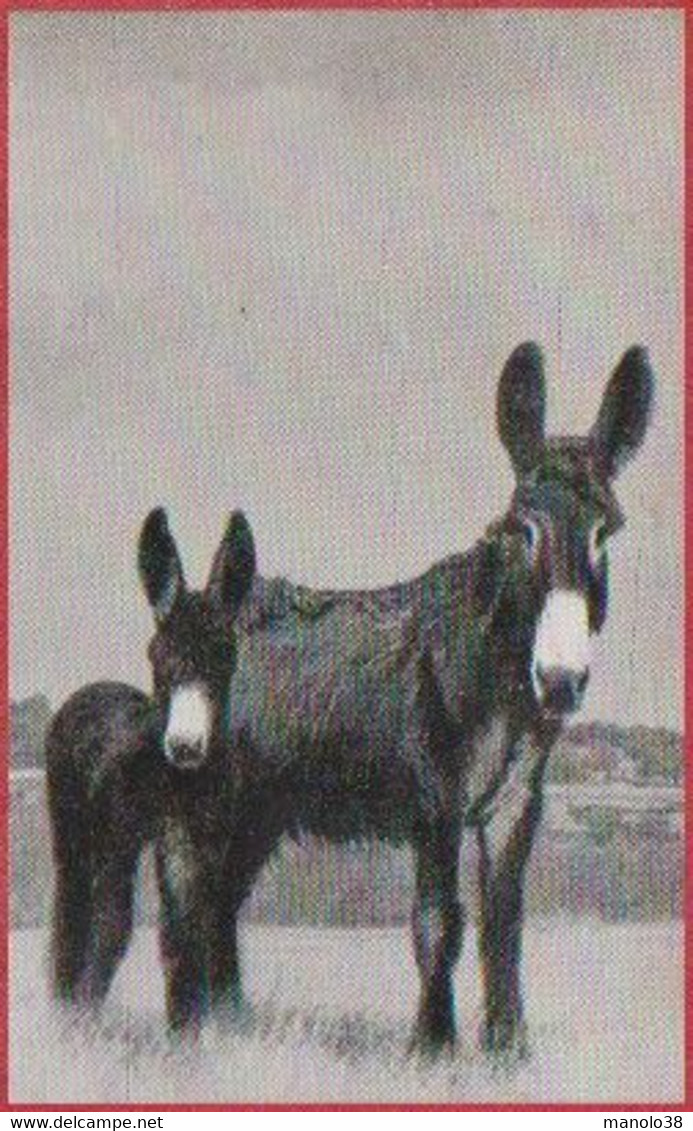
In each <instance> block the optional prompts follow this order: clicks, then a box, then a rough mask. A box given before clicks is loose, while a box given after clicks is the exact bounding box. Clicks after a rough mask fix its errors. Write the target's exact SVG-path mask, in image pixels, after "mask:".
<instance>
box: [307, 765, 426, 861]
mask: <svg viewBox="0 0 693 1131" xmlns="http://www.w3.org/2000/svg"><path fill="white" fill-rule="evenodd" d="M291 810H292V813H293V814H294V819H295V825H296V828H297V829H300V830H302V831H305V832H310V833H313V834H314V835H316V836H321V837H325V838H327V839H328V840H354V839H359V838H362V837H377V838H380V839H383V840H390V841H395V842H397V841H403V840H407V839H408V838H409V836H410V834H411V830H412V827H413V825H414V819H415V814H416V812H417V798H416V794H415V791H414V789H413V787H412V784H411V781H410V779H409V777H408V775H407V773H406V771H405V769H404V768H403V767H402V768H401V772H400V775H399V778H397V777H395V776H393V775H392V773H387V772H385V770H384V769H383V768H382V767H378V766H372V765H371V766H362V767H361V768H360V770H359V771H358V773H352V774H349V773H346V772H343V773H342V774H332V775H328V774H325V773H323V774H320V775H311V776H310V778H309V777H308V776H306V777H305V778H303V777H302V775H299V778H298V780H297V781H296V783H295V787H294V789H293V791H292V805H291Z"/></svg>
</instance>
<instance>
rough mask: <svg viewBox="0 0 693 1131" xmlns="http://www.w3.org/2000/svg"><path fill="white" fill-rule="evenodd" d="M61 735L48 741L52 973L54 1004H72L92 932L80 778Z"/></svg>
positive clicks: (85, 828) (88, 836)
mask: <svg viewBox="0 0 693 1131" xmlns="http://www.w3.org/2000/svg"><path fill="white" fill-rule="evenodd" d="M59 737H60V736H59V735H58V736H57V737H53V738H52V741H51V739H49V742H48V744H47V752H46V758H47V762H48V769H47V785H48V809H49V814H50V820H51V839H52V848H53V860H54V864H55V891H54V896H53V914H52V924H51V948H50V975H51V990H52V994H53V997H54V998H55V1000H56V1001H58V1002H61V1003H64V1004H71V1003H74V1002H75V1000H76V996H77V987H78V984H79V981H80V978H81V977H82V973H83V971H84V967H85V963H86V959H87V951H88V947H89V936H90V931H91V865H90V848H91V846H90V835H89V828H88V821H87V817H86V809H87V806H86V803H85V801H84V798H83V796H82V792H81V789H80V785H81V783H80V782H79V779H76V780H75V775H74V774H72V773H71V772H70V767H69V766H68V765H66V763H65V759H64V758H63V757H62V754H63V748H62V746H61V744H60V743H59V741H58V738H59Z"/></svg>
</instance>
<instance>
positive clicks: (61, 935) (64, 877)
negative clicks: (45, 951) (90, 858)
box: [51, 861, 91, 1005]
mask: <svg viewBox="0 0 693 1131" xmlns="http://www.w3.org/2000/svg"><path fill="white" fill-rule="evenodd" d="M85 865H87V867H85V870H84V871H83V872H79V873H75V870H74V869H70V870H69V871H68V870H66V869H62V870H60V869H59V870H58V873H57V878H56V887H55V894H54V897H53V922H52V931H51V988H52V992H53V997H54V998H55V1000H56V1001H57V1002H60V1003H64V1004H66V1005H69V1004H74V1003H75V1002H76V1000H77V990H78V986H79V983H80V980H81V978H82V976H83V973H84V968H85V965H86V961H87V953H88V950H89V936H90V932H91V892H90V883H89V873H88V862H87V861H85Z"/></svg>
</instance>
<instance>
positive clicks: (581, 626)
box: [532, 589, 591, 716]
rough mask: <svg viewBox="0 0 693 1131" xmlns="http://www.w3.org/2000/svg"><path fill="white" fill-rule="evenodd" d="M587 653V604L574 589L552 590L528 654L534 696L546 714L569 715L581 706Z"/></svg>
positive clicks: (586, 673) (586, 679) (588, 650)
mask: <svg viewBox="0 0 693 1131" xmlns="http://www.w3.org/2000/svg"><path fill="white" fill-rule="evenodd" d="M590 651H591V648H590V628H589V613H588V609H587V601H586V600H585V598H584V597H583V595H582V594H581V593H577V592H575V591H574V590H570V589H555V590H553V591H552V592H551V593H549V595H548V597H547V598H546V603H545V604H544V608H543V610H542V613H541V616H540V617H539V622H538V624H537V631H536V635H535V638H534V652H533V655H532V686H533V688H534V694H535V696H536V699H537V702H538V704H539V706H540V707H542V708H543V709H544V710H545V711H546V712H547V713H548V714H551V715H557V716H558V715H569V714H572V713H573V712H574V711H577V710H578V708H579V707H580V706H581V704H582V700H583V698H584V694H585V689H586V687H587V682H588V679H589V661H590Z"/></svg>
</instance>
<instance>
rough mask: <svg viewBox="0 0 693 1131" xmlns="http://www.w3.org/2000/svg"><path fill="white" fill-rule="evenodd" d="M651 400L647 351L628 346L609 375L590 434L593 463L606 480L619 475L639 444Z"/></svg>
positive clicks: (647, 417) (641, 440)
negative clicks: (593, 455)
mask: <svg viewBox="0 0 693 1131" xmlns="http://www.w3.org/2000/svg"><path fill="white" fill-rule="evenodd" d="M653 401H654V373H653V372H652V367H651V366H650V359H649V357H648V356H647V350H646V349H644V348H643V347H642V346H632V347H631V348H630V349H629V350H626V352H625V353H624V355H623V357H622V358H621V360H620V361H619V363H618V365H617V366H616V368H615V370H614V372H613V374H612V375H611V379H610V380H609V384H608V385H607V387H606V391H605V393H604V396H603V398H602V404H601V408H600V409H599V415H598V416H597V421H596V423H595V425H594V427H593V428H592V431H591V432H590V439H591V441H592V444H593V446H594V452H595V457H596V460H597V464H598V465H599V467H600V469H601V470H602V471H603V472H604V474H605V475H607V476H608V477H609V478H611V477H612V476H615V475H618V474H619V472H620V471H621V470H622V469H623V468H624V467H625V465H626V464H627V463H628V461H629V460H630V459H631V458H632V457H633V456H634V455H635V453H636V452H637V450H638V448H639V447H640V445H641V444H642V442H643V440H644V438H645V433H646V432H647V426H648V424H649V422H650V417H651V415H652V404H653Z"/></svg>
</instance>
